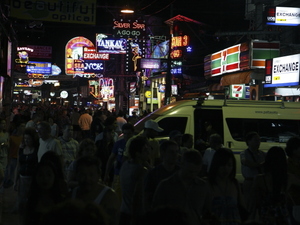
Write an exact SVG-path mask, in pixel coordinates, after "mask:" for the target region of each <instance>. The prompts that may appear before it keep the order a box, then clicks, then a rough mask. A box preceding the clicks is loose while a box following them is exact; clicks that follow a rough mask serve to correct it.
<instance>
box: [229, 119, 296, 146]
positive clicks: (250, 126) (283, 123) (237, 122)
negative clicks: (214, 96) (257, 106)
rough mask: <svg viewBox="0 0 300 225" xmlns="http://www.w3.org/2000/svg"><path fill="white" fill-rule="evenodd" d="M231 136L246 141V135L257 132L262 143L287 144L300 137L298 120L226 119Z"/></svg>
mask: <svg viewBox="0 0 300 225" xmlns="http://www.w3.org/2000/svg"><path fill="white" fill-rule="evenodd" d="M226 122H227V125H228V128H229V131H230V133H231V136H232V138H233V139H234V140H236V141H244V140H245V139H244V137H245V135H246V134H247V133H248V132H250V131H256V132H257V133H258V134H259V136H260V137H261V142H283V143H285V142H287V140H288V139H289V138H290V137H292V136H295V135H299V128H300V126H299V121H298V120H275V119H243V118H238V119H235V118H227V119H226Z"/></svg>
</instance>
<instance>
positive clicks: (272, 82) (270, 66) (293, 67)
mask: <svg viewBox="0 0 300 225" xmlns="http://www.w3.org/2000/svg"><path fill="white" fill-rule="evenodd" d="M299 64H300V54H295V55H289V56H283V57H278V58H273V59H269V60H267V62H266V76H265V84H264V87H279V86H295V85H299V75H300V74H299Z"/></svg>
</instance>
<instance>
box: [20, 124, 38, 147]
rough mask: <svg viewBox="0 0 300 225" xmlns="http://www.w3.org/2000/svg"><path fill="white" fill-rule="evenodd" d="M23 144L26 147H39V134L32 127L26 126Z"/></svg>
mask: <svg viewBox="0 0 300 225" xmlns="http://www.w3.org/2000/svg"><path fill="white" fill-rule="evenodd" d="M23 144H24V145H25V146H28V147H34V148H35V149H38V147H39V136H38V133H37V132H36V130H35V129H34V128H33V127H26V128H25V130H24V133H23Z"/></svg>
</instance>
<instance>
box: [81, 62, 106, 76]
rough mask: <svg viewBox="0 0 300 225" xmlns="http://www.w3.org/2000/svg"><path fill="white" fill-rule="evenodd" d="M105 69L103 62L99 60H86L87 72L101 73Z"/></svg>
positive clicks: (85, 68) (85, 69) (85, 70)
mask: <svg viewBox="0 0 300 225" xmlns="http://www.w3.org/2000/svg"><path fill="white" fill-rule="evenodd" d="M103 70H104V64H103V62H101V61H99V60H85V61H84V72H85V73H101V72H103Z"/></svg>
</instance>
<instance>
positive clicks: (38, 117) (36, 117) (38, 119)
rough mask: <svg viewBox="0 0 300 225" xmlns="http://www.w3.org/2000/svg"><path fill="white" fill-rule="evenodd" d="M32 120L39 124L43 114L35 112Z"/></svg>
mask: <svg viewBox="0 0 300 225" xmlns="http://www.w3.org/2000/svg"><path fill="white" fill-rule="evenodd" d="M32 121H33V122H34V123H35V124H38V123H40V122H41V121H42V116H41V115H40V114H38V113H35V114H33V116H32Z"/></svg>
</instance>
